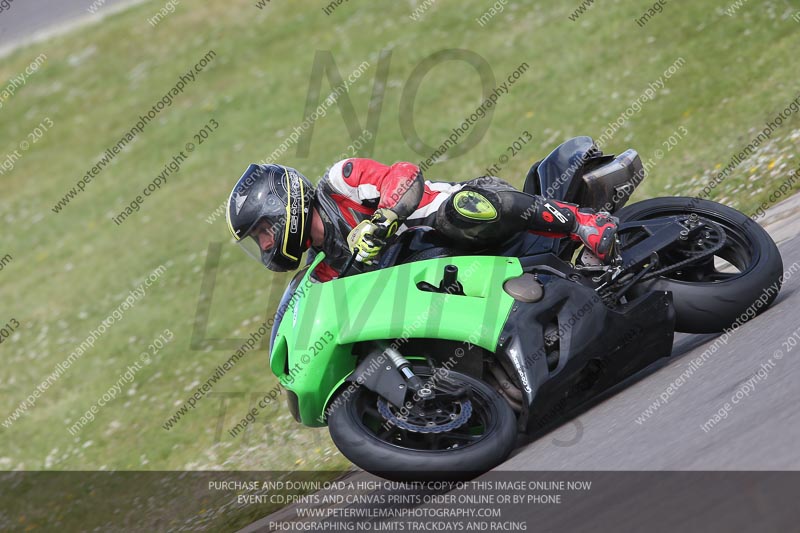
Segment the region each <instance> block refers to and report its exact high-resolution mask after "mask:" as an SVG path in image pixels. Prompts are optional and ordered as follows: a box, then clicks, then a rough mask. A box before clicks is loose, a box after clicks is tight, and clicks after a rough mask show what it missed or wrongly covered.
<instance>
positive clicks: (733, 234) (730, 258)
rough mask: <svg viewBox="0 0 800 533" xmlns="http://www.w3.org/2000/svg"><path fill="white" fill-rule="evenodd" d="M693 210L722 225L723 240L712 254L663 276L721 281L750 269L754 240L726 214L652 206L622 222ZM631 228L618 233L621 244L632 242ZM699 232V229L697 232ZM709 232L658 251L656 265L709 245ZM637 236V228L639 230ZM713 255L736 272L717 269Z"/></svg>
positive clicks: (754, 253)
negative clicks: (700, 240)
mask: <svg viewBox="0 0 800 533" xmlns="http://www.w3.org/2000/svg"><path fill="white" fill-rule="evenodd" d="M692 213H695V214H697V216H699V217H700V218H701V219H706V220H709V221H711V222H713V223H714V224H717V225H719V226H721V227H722V229H723V230H724V231H725V244H724V245H723V247H722V249H720V250H718V251H717V252H715V253H714V254H713V255H711V256H709V257H707V258H704V259H702V260H699V261H698V262H696V263H692V264H690V265H688V266H686V267H683V268H681V270H679V271H676V272H671V273H667V274H665V275H664V276H662V277H664V278H666V279H671V280H675V281H683V282H689V283H722V282H726V281H730V280H734V279H736V278H740V277H742V276H744V275H745V274H747V273H748V272H750V271H751V270H753V268H755V265H756V263H757V262H758V258H759V252H758V249H757V247H756V246H755V243H753V240H752V239H751V238H750V236H749V235H748V232H747V230H746V228H744V227H742V225H741V224H739V223H738V222H736V221H734V220H732V219H731V218H730V217H728V216H725V214H723V213H719V212H715V211H711V210H707V209H682V208H669V207H661V208H653V209H649V210H646V211H644V212H642V213H639V214H638V215H636V216H635V217H634V218H631V219H627V220H626V222H633V221H637V220H650V219H654V218H660V217H668V216H678V217H687V216H688V215H690V214H692ZM635 233H636V232H635V231H632V232H622V233H621V234H620V242H621V244H622V246H623V247H625V246H626V245H629V244H631V243H632V241H633V240H635V239H636V238H637V237H636V235H635ZM701 233H702V232H701ZM709 233H711V235H709V236H708V237H706V235H705V234H703V235H702V238H703V240H704V241H705V242H704V243H702V244H700V243H698V242H697V241H696V240H695V239H692V240H691V241H689V242H687V243H682V244H681V245H680V246H679V247H677V248H676V249H674V250H668V251H666V253H661V254H660V259H661V265H660V267H664V266H667V265H669V264H674V263H676V262H678V261H682V260H685V259H686V258H687V257H688V256H689V255H691V254H696V253H699V252H700V251H701V250H702V249H703V248H706V249H708V248H710V247H711V245H712V244H714V243H715V242H718V241H715V240H714V239H715V235H714V234H713V233H714V232H713V231H711V232H709ZM639 236H641V232H640V233H639ZM715 258H719V259H722V260H724V261H726V262H727V263H729V264H730V265H732V266H733V267H735V268H736V269H737V270H738V272H724V271H720V270H719V269H718V267H717V265H716V264H715Z"/></svg>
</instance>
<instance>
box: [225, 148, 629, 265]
mask: <svg viewBox="0 0 800 533" xmlns="http://www.w3.org/2000/svg"><path fill="white" fill-rule="evenodd" d="M227 218H228V227H229V229H230V231H231V233H233V236H234V238H235V239H236V241H237V242H239V243H240V244H242V246H243V247H244V248H245V250H246V251H247V252H248V253H249V254H250V255H252V256H253V257H255V258H256V259H259V260H260V261H261V262H262V263H263V264H264V265H266V267H267V268H269V269H270V270H273V271H276V272H286V271H288V270H294V269H296V268H298V267H299V266H300V256H301V255H302V254H303V252H305V251H306V250H308V249H309V248H310V249H311V251H312V252H314V253H316V252H319V251H320V250H322V251H324V252H325V261H323V262H322V263H321V264H320V265H319V266H318V267H317V269H316V271H315V272H314V276H315V277H316V279H317V280H319V281H328V280H331V279H333V278H335V277H337V276H338V275H339V273H340V272H341V270H342V268H343V267H344V265H345V263H346V262H347V260H348V259H349V258H350V257H351V255H352V254H353V253H356V252H357V256H356V261H358V262H360V263H362V265H363V264H366V265H371V264H373V263H374V262H375V260H376V258H377V256H378V254H379V253H380V251H381V248H382V247H383V245H384V244H385V241H386V239H387V238H388V237H391V236H392V235H394V234H396V233H399V232H402V231H405V230H406V229H408V228H409V227H413V226H431V227H433V228H434V229H435V230H437V231H438V232H439V233H441V234H443V235H444V236H445V237H447V238H448V239H449V240H451V241H452V242H453V243H454V245H455V247H457V248H461V249H470V250H480V249H484V248H488V247H490V246H491V245H493V244H498V243H502V242H504V241H505V240H507V239H509V238H511V237H512V236H513V235H515V234H516V233H519V232H522V231H530V232H532V233H536V234H540V235H547V236H551V237H567V236H569V237H571V238H572V239H573V240H580V241H582V242H583V244H584V245H585V246H586V247H587V248H588V249H589V250H590V251H591V252H592V253H593V254H594V255H595V256H597V257H598V258H599V259H600V260H602V261H605V262H608V261H610V258H611V255H612V249H613V246H614V242H615V235H616V231H617V224H616V219H615V218H614V217H612V216H610V215H608V214H607V213H604V212H597V213H595V212H593V211H591V210H587V209H578V206H577V205H574V204H568V203H564V202H557V201H554V200H549V199H546V198H544V197H542V196H533V195H529V194H526V193H523V192H521V191H518V190H516V189H515V188H514V187H512V186H511V185H510V184H508V183H507V182H505V181H503V180H501V179H500V178H496V177H493V176H483V177H480V178H476V179H473V180H470V181H466V182H461V183H447V182H431V181H425V180H423V177H422V172H421V171H420V170H419V168H418V167H417V166H416V165H414V164H412V163H406V162H400V163H395V164H393V165H391V166H387V165H383V164H381V163H379V162H377V161H373V160H371V159H361V158H351V159H345V160H343V161H339V162H338V163H336V164H335V165H333V166H332V167H331V168H330V169H329V170H328V171H327V172H326V173H325V176H323V178H322V179H321V180H320V182H319V184H318V185H317V187H316V188H314V186H313V185H312V184H311V182H310V181H309V180H308V179H306V177H305V176H303V175H302V174H300V173H299V172H298V171H297V170H295V169H293V168H290V167H285V166H281V165H275V164H268V165H256V164H252V165H250V166H249V167H247V170H245V172H244V174H243V175H242V177H241V178H239V181H238V183H237V184H236V186H235V187H234V188H233V191H232V192H231V195H230V198H229V200H228V209H227ZM248 237H250V238H248ZM354 267H355V265H354ZM357 268H358V270H362V271H363V270H364V267H363V266H359V267H357Z"/></svg>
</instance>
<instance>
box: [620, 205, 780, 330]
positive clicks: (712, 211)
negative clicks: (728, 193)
mask: <svg viewBox="0 0 800 533" xmlns="http://www.w3.org/2000/svg"><path fill="white" fill-rule="evenodd" d="M692 213H694V214H696V215H697V216H699V217H700V218H701V219H704V220H709V221H710V222H712V223H713V224H715V225H717V226H718V227H720V228H722V229H723V230H724V232H716V234H715V232H714V231H713V230H712V231H709V232H707V233H705V234H704V235H701V236H700V238H699V239H696V240H691V241H687V242H685V243H681V244H679V245H678V246H676V247H675V248H674V249H670V250H668V251H666V253H664V254H661V256H660V261H661V263H660V265H659V267H664V266H666V265H668V264H670V262H674V263H673V264H677V262H678V261H682V260H685V259H687V258H689V257H691V256H692V254H702V252H703V249H704V247H705V249H710V247H711V246H715V247H716V246H718V245H720V241H724V242H723V243H722V245H721V247H720V248H719V249H718V250H717V251H716V252H714V254H713V255H711V256H708V257H705V258H703V259H700V260H698V261H697V262H694V263H690V264H688V265H686V266H685V267H682V268H680V269H679V270H676V271H674V272H669V273H666V274H665V275H663V276H660V277H657V278H655V279H653V280H650V281H645V282H643V283H640V284H638V285H637V286H636V287H634V288H633V290H632V292H633V294H634V295H636V294H641V293H643V292H646V291H650V290H664V291H671V292H672V295H673V301H674V304H675V310H676V314H677V322H676V326H675V329H676V330H678V331H683V332H686V333H716V332H719V331H722V330H723V329H725V328H727V327H728V326H730V325H731V324H733V323H734V322H735V321H736V320H737V319H739V317H743V318H742V319H741V320H740V321H744V320H747V319H748V318H752V317H754V316H755V315H756V314H758V313H760V312H761V311H764V310H765V309H766V308H767V307H768V306H769V305H770V304H771V303H772V301H773V300H774V299H775V298H776V297H777V295H778V291H779V290H780V284H781V281H780V279H781V274H782V272H783V261H782V260H781V256H780V253H779V252H778V247H777V246H776V245H775V242H774V241H773V240H772V238H771V237H770V236H769V234H768V233H767V232H766V231H765V230H764V228H762V227H761V226H759V225H758V224H757V223H755V222H753V221H752V220H750V218H748V217H747V216H746V215H744V214H743V213H741V212H739V211H737V210H735V209H733V208H730V207H727V206H724V205H722V204H719V203H717V202H712V201H710V200H699V199H695V198H680V197H679V198H653V199H650V200H644V201H642V202H637V203H635V204H632V205H629V206H627V207H625V208H623V209H622V210H620V211H619V212H618V213H616V214H615V215H616V216H617V217H619V219H620V221H621V222H630V221H635V220H647V219H653V218H660V217H667V216H683V215H691V214H692ZM636 238H637V237H636V235H635V234H634V235H631V234H625V233H621V234H620V241H621V243H622V244H623V246H625V244H627V243H630V241H631V239H636Z"/></svg>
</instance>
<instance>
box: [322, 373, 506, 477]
mask: <svg viewBox="0 0 800 533" xmlns="http://www.w3.org/2000/svg"><path fill="white" fill-rule="evenodd" d="M414 372H415V373H416V374H417V375H419V376H420V377H422V378H423V380H425V381H426V382H427V381H428V380H429V377H430V375H431V372H430V370H429V369H428V368H426V367H415V368H414ZM447 377H448V378H449V379H451V380H453V381H455V382H457V383H459V384H464V385H467V386H468V387H469V388H470V389H471V390H472V395H473V396H472V399H471V400H470V403H471V405H472V409H473V412H472V415H471V417H470V418H469V420H468V421H467V422H466V423H465V425H464V426H462V427H460V428H458V430H460V432H465V433H466V432H467V431H466V430H473V431H474V429H473V428H475V427H482V429H483V433H482V434H481V435H479V436H477V437H478V438H477V439H476V440H474V441H473V442H467V443H466V444H462V445H460V446H456V447H450V448H446V449H441V450H430V449H421V447H424V442H425V439H426V438H427V437H425V436H423V435H422V434H420V433H412V432H407V431H405V430H396V431H395V433H396V434H395V436H394V437H388V438H387V437H385V436H384V437H383V438H382V437H381V436H379V434H382V433H383V432H384V431H383V428H382V427H380V424H381V423H384V422H385V420H386V419H385V418H383V419H381V420H377V421H375V418H376V417H375V416H374V415H375V411H376V409H374V408H371V407H372V406H373V405H375V403H376V401H377V399H378V395H377V394H375V393H374V392H372V391H370V390H368V389H366V388H365V387H363V386H358V387H357V388H356V390H355V392H354V393H353V394H351V395H350V396H349V397H347V398H346V399H344V400H343V401H341V402H340V403H339V405H338V407H336V408H335V409H333V411H332V412H331V413H330V415H328V429H329V431H330V434H331V438H332V439H333V442H334V444H336V447H337V448H339V450H340V451H341V452H342V453H343V454H344V455H345V457H347V458H348V459H350V461H352V462H353V463H354V464H356V465H357V466H359V467H361V468H363V469H364V470H366V471H367V472H370V473H372V474H375V475H377V476H380V477H383V478H386V479H391V480H395V481H439V480H448V481H455V480H466V479H471V478H473V477H475V476H477V475H480V474H482V473H484V472H486V471H488V470H491V469H492V468H494V467H495V466H497V465H498V464H500V463H501V462H503V460H505V459H506V457H508V455H509V454H510V453H511V451H512V450H513V449H514V444H515V442H516V436H517V423H516V422H517V421H516V417H515V415H514V412H513V411H512V410H511V407H510V406H509V405H508V403H507V402H506V401H505V399H503V398H502V397H501V396H500V395H499V394H498V393H497V391H495V390H494V389H492V388H491V387H490V386H489V385H488V384H486V383H484V382H483V381H480V380H478V379H475V378H473V377H471V376H467V375H465V374H461V373H459V372H454V371H452V370H451V371H449V372H448V373H447ZM335 403H336V400H334V404H335ZM371 412H372V413H371ZM479 419H480V420H479ZM478 422H480V423H478ZM454 431H455V430H454ZM404 433H405V435H406V437H403V434H404ZM409 433H411V434H410V435H409ZM449 434H450V433H438V434H437V435H439V436H441V440H444V441H445V442H447V438H448V435H449ZM470 434H471V433H470ZM407 437H410V438H411V439H413V444H411V443H412V441H411V440H409V441H403V440H402V439H404V438H407ZM384 439H387V440H384ZM437 439H438V437H437ZM405 442H409V444H408V445H405ZM421 443H422V446H421Z"/></svg>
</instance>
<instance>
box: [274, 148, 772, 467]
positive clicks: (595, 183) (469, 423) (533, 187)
mask: <svg viewBox="0 0 800 533" xmlns="http://www.w3.org/2000/svg"><path fill="white" fill-rule="evenodd" d="M643 177H644V168H643V165H642V162H641V160H640V158H639V156H638V155H637V153H636V152H635V151H634V150H627V151H625V152H624V153H622V154H620V155H619V156H614V155H605V154H603V153H602V152H601V151H600V150H599V149H598V148H597V147H596V145H595V144H594V142H593V141H592V139H591V138H589V137H578V138H575V139H571V140H569V141H567V142H565V143H564V144H562V145H561V146H559V147H558V148H556V149H555V150H554V151H553V152H552V153H551V154H550V155H548V156H547V157H546V158H544V159H543V160H542V161H541V162H539V163H537V164H535V165H533V166H532V167H531V169H530V171H529V172H528V175H527V177H526V180H525V185H524V188H523V190H524V191H525V192H529V193H532V194H544V195H545V196H547V197H550V198H554V199H557V200H563V201H566V202H572V203H577V204H580V205H581V206H586V207H592V208H594V209H597V210H601V209H602V210H606V211H608V212H610V213H612V214H614V215H615V216H616V217H618V218H619V220H620V225H619V230H618V237H617V239H618V241H617V246H616V250H617V257H616V258H615V259H614V260H613V261H612V263H611V264H601V263H600V262H599V261H597V259H596V258H595V257H594V256H592V255H591V254H590V253H588V251H586V250H583V251H581V249H580V243H576V242H575V241H572V240H570V239H567V238H563V239H559V238H550V237H542V236H536V235H533V234H523V235H519V236H517V237H515V238H513V239H511V240H509V241H508V242H504V243H498V244H497V246H496V247H495V248H493V249H491V250H484V251H482V252H480V253H471V252H470V253H466V252H463V251H459V250H455V249H453V248H452V247H450V246H448V244H447V242H444V241H442V240H441V239H440V238H439V237H438V236H437V234H436V232H435V231H433V230H432V229H431V228H412V229H409V230H407V231H405V232H403V233H401V234H399V235H398V236H396V237H395V240H394V242H392V243H389V245H388V246H387V247H386V248H385V250H384V253H383V254H382V257H381V260H380V263H379V268H378V269H377V270H374V271H370V272H365V273H360V274H358V275H351V276H348V275H346V273H344V274H343V275H342V276H340V277H339V278H338V279H335V280H332V281H329V282H326V283H317V282H314V281H313V279H312V278H311V275H312V272H313V271H314V269H315V268H316V267H317V265H319V263H320V262H321V261H322V260H323V259H324V254H323V253H320V254H318V255H317V257H315V259H314V261H313V262H312V263H311V264H310V265H309V266H308V267H306V268H305V269H303V270H301V271H299V272H298V273H297V275H296V276H295V277H294V278H293V279H292V281H291V282H290V283H289V286H288V287H287V289H286V291H285V293H284V295H283V298H282V300H281V305H280V308H279V309H281V310H282V311H283V312H281V313H279V314H278V317H277V320H276V321H275V324H274V326H273V330H272V334H271V340H270V368H271V370H272V372H273V373H274V374H275V375H276V376H277V377H278V378H279V380H280V382H281V384H282V385H283V386H284V387H285V389H286V396H287V398H288V406H289V410H290V411H291V413H292V415H293V416H294V418H295V419H296V420H297V421H298V422H300V423H302V424H304V425H307V426H311V427H320V426H325V425H327V426H328V428H329V431H330V435H331V438H332V440H333V442H334V443H335V445H336V446H337V447H338V449H339V450H340V451H341V452H342V454H344V455H345V456H346V457H347V458H348V459H349V460H350V461H352V462H353V463H354V464H355V465H357V466H359V467H361V468H363V469H364V470H366V471H368V472H371V473H373V474H375V475H378V476H381V477H384V478H387V479H392V480H400V481H402V480H463V479H469V478H472V477H474V476H476V475H478V474H481V473H483V472H485V471H487V470H490V469H492V468H493V467H495V466H497V465H498V464H499V463H501V462H502V461H503V460H505V459H506V458H507V457H508V456H509V454H510V453H511V452H512V451H513V449H514V447H515V443H516V442H517V438H518V436H519V435H525V434H527V435H530V434H532V433H535V432H536V431H537V430H538V429H540V428H542V427H544V426H545V425H546V424H548V423H549V422H550V421H552V420H553V419H554V417H557V416H559V415H560V414H563V413H568V412H571V411H572V410H574V409H576V408H579V407H580V406H582V405H585V404H586V403H587V402H589V401H590V400H591V399H592V398H596V397H597V396H598V395H599V394H600V393H601V392H603V391H606V390H608V389H609V388H610V387H612V386H614V385H616V384H618V383H620V382H622V381H623V380H625V379H626V378H629V377H630V376H632V375H634V374H636V373H637V372H640V371H641V370H643V369H645V368H647V367H649V366H650V365H652V364H653V363H655V362H656V361H658V360H659V359H661V358H664V357H668V356H669V355H670V353H671V349H672V343H673V336H674V333H675V331H681V332H689V333H715V332H721V331H722V330H723V329H724V328H726V327H728V326H729V325H731V324H732V323H733V322H734V321H735V320H737V317H739V316H740V315H742V313H743V312H744V311H746V310H747V309H748V308H749V307H751V306H752V304H753V303H754V302H755V301H756V300H757V299H759V298H760V297H761V295H762V293H763V291H764V289H765V288H767V287H769V286H770V285H772V284H774V283H776V282H778V283H780V278H781V273H782V271H783V264H782V260H781V257H780V254H779V252H778V249H777V246H776V245H775V243H774V241H773V240H772V239H771V238H770V237H769V235H768V234H767V233H766V232H765V231H764V230H763V229H762V228H761V227H760V226H759V225H758V224H756V223H754V222H753V221H751V220H750V219H749V218H748V217H747V216H745V215H744V214H742V213H740V212H738V211H736V210H734V209H732V208H730V207H726V206H724V205H721V204H719V203H716V202H713V201H709V200H704V199H699V198H677V197H676V198H654V199H649V200H644V201H641V202H637V203H634V204H632V205H630V206H627V207H625V204H626V203H627V201H628V199H629V198H630V196H631V194H632V193H633V191H634V189H635V188H636V186H637V185H638V184H639V183H640V182H641V181H642V179H643ZM351 263H352V260H351ZM776 296H777V292H774V293H771V294H770V296H769V299H768V301H767V302H766V305H763V306H760V307H759V309H758V310H759V311H763V310H764V309H766V307H768V306H769V304H771V303H772V301H773V300H774V298H775V297H776ZM379 301H383V302H391V312H389V313H386V312H381V313H373V312H372V311H373V309H374V308H375V306H376V304H377V303H378V302H379Z"/></svg>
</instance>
